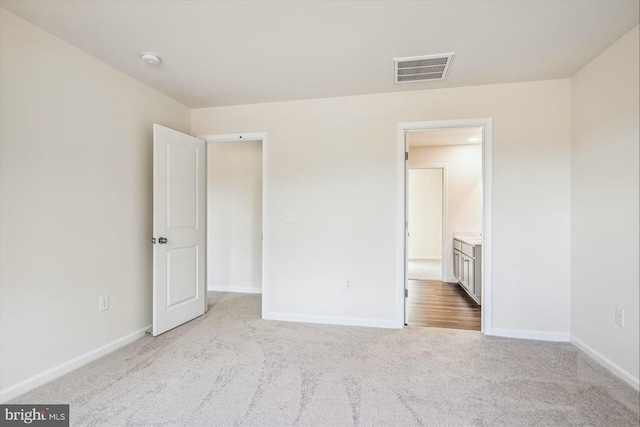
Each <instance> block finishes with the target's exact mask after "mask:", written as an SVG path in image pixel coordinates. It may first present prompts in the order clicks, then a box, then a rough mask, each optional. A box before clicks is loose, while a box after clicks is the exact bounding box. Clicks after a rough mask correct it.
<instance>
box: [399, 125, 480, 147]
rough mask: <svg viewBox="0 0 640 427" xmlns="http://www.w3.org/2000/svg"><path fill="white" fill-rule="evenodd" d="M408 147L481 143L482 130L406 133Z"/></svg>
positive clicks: (465, 129)
mask: <svg viewBox="0 0 640 427" xmlns="http://www.w3.org/2000/svg"><path fill="white" fill-rule="evenodd" d="M407 142H408V143H409V147H426V146H435V145H465V144H480V143H481V142H482V128H481V127H476V128H453V129H430V130H419V131H411V132H407Z"/></svg>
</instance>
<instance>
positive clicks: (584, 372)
mask: <svg viewBox="0 0 640 427" xmlns="http://www.w3.org/2000/svg"><path fill="white" fill-rule="evenodd" d="M209 298H210V304H209V312H208V313H207V314H205V315H204V316H202V317H200V318H198V319H196V320H194V321H192V322H190V323H188V324H186V325H183V326H181V327H180V328H176V329H174V330H172V331H170V332H168V333H166V334H164V335H162V336H160V337H156V338H152V337H150V336H147V337H144V338H142V339H140V340H138V341H136V342H134V343H133V344H131V345H129V346H127V347H125V348H123V349H121V350H119V351H116V352H114V353H112V354H110V355H108V356H106V357H104V358H102V359H100V360H97V361H95V362H93V363H91V364H89V365H87V366H85V367H83V368H80V369H78V370H76V371H74V372H71V373H70V374H68V375H66V376H64V377H62V378H60V379H58V380H56V381H53V382H51V383H49V384H46V385H44V386H42V387H40V388H38V389H36V390H34V391H32V392H30V393H28V394H26V395H23V396H21V397H20V398H18V399H15V400H14V401H13V402H11V403H45V402H46V403H69V404H71V424H72V425H83V426H84V425H104V426H118V425H145V426H150V425H163V426H190V425H192V426H211V425H215V426H237V425H251V426H291V425H300V426H372V425H377V426H417V425H429V426H523V425H536V426H552V425H559V426H567V425H590V426H638V423H639V415H638V407H639V405H640V400H639V397H638V392H636V391H635V390H633V389H632V388H631V387H629V386H627V385H626V384H624V383H623V382H622V381H620V380H618V379H617V378H615V377H614V376H612V375H611V374H609V373H608V372H606V371H605V370H604V369H603V368H601V367H600V366H598V365H597V364H595V363H594V362H592V361H591V360H590V359H588V358H587V357H586V356H584V355H583V354H582V353H581V352H580V351H579V350H577V349H576V348H575V347H573V346H572V345H571V344H567V343H547V342H539V341H526V340H515V339H506V338H492V337H484V336H482V335H481V334H480V333H479V332H471V331H461V330H449V329H440V328H412V327H407V328H405V329H404V330H385V329H373V328H358V327H346V326H329V325H311V324H300V323H287V322H276V321H263V320H260V319H259V313H260V296H259V295H249V294H230V293H210V296H209Z"/></svg>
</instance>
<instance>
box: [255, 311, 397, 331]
mask: <svg viewBox="0 0 640 427" xmlns="http://www.w3.org/2000/svg"><path fill="white" fill-rule="evenodd" d="M263 318H264V319H268V320H279V321H283V322H302V323H320V324H323V325H343V326H365V327H370V328H385V329H402V328H403V327H404V319H403V320H402V321H400V322H398V321H397V320H377V319H353V318H350V317H328V316H308V315H306V314H289V313H268V316H267V317H263Z"/></svg>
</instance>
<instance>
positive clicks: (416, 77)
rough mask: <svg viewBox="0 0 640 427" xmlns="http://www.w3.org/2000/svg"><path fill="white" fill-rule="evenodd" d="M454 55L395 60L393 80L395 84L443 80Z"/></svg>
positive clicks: (446, 54) (452, 53)
mask: <svg viewBox="0 0 640 427" xmlns="http://www.w3.org/2000/svg"><path fill="white" fill-rule="evenodd" d="M454 55H455V53H454V52H451V53H442V54H439V55H426V56H412V57H409V58H395V59H394V60H393V64H394V67H393V68H394V79H395V82H396V83H411V82H422V81H427V80H443V79H444V78H446V77H447V73H448V72H449V68H451V62H452V61H453V57H454Z"/></svg>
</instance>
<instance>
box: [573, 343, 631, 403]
mask: <svg viewBox="0 0 640 427" xmlns="http://www.w3.org/2000/svg"><path fill="white" fill-rule="evenodd" d="M571 343H572V344H573V345H575V346H576V347H578V348H579V349H580V350H581V351H582V352H583V353H585V354H586V355H587V356H589V357H590V358H591V359H593V360H594V361H595V362H597V363H598V364H599V365H601V366H602V367H604V368H605V369H606V370H608V371H609V372H611V373H612V374H613V375H615V376H616V377H618V378H620V379H621V380H623V381H624V382H626V383H627V384H629V385H630V386H631V387H633V388H634V389H636V390H638V391H640V384H639V382H638V378H637V377H634V376H633V375H631V374H630V373H629V372H627V371H626V370H624V369H622V368H621V367H620V366H618V365H616V364H615V363H613V362H612V361H611V360H610V359H609V358H607V357H606V356H604V355H603V354H602V353H600V352H598V351H596V350H594V349H593V347H591V346H590V345H588V344H586V343H585V342H584V341H582V340H580V339H579V338H576V337H575V336H574V335H571Z"/></svg>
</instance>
